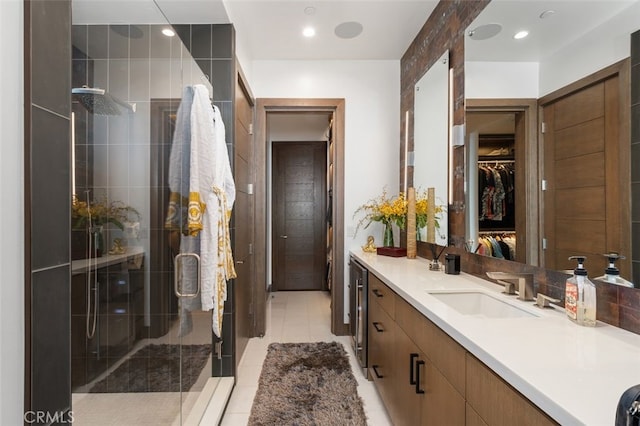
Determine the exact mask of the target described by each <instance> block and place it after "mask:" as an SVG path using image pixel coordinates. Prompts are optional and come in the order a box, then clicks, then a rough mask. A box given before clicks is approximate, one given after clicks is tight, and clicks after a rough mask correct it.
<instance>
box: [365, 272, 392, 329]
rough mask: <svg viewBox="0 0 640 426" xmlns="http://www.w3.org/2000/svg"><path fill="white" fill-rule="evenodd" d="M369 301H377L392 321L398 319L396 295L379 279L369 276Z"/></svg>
mask: <svg viewBox="0 0 640 426" xmlns="http://www.w3.org/2000/svg"><path fill="white" fill-rule="evenodd" d="M368 284H369V301H370V302H371V301H374V300H375V301H376V302H377V303H378V304H379V305H380V307H381V308H382V309H384V310H385V312H386V313H387V314H388V315H389V317H390V318H391V319H392V320H395V317H396V307H395V305H396V294H395V293H394V292H393V290H391V289H390V288H389V287H387V285H386V284H385V283H383V282H382V281H380V279H379V278H378V277H376V276H375V275H373V274H371V273H370V274H369V282H368Z"/></svg>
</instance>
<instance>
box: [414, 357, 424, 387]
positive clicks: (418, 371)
mask: <svg viewBox="0 0 640 426" xmlns="http://www.w3.org/2000/svg"><path fill="white" fill-rule="evenodd" d="M421 365H424V361H423V360H421V359H420V360H418V362H416V393H417V394H421V393H424V389H420V366H421Z"/></svg>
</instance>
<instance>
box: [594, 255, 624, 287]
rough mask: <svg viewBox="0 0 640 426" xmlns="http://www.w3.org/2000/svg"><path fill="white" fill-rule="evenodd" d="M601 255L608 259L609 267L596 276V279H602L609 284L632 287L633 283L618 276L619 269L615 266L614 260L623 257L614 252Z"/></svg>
mask: <svg viewBox="0 0 640 426" xmlns="http://www.w3.org/2000/svg"><path fill="white" fill-rule="evenodd" d="M603 256H605V257H606V258H607V259H609V267H608V268H607V269H605V271H604V275H603V276H601V277H598V278H596V280H597V281H604V282H607V283H610V284H616V285H621V286H624V287H633V283H631V282H629V281H627V280H625V279H624V278H622V277H621V276H620V270H619V269H618V268H616V260H618V259H624V258H625V257H624V256H621V255H619V254H618V253H615V252H611V253H607V254H603Z"/></svg>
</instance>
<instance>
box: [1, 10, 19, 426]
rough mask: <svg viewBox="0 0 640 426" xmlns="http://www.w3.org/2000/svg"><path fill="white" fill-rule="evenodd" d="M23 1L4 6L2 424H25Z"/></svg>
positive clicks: (2, 37)
mask: <svg viewBox="0 0 640 426" xmlns="http://www.w3.org/2000/svg"><path fill="white" fill-rule="evenodd" d="M22 16H23V7H22V0H3V1H0V40H11V42H10V43H3V44H2V48H1V49H0V51H1V53H2V54H0V93H2V97H0V129H2V143H0V200H2V208H0V223H1V224H2V243H1V244H0V271H1V276H2V291H0V336H2V338H0V354H2V355H1V356H0V395H1V397H0V424H2V425H19V424H22V423H23V420H22V409H23V398H22V396H23V393H24V387H23V379H24V273H23V269H24V255H23V253H24V232H23V229H24V221H23V213H24V209H23V199H24V179H23V176H24V168H23V166H22V161H23V141H24V137H23V127H24V121H23V116H22V111H23V104H24V101H23V93H22V90H23V78H22V73H23V66H22V63H23V54H22V51H23V43H22V36H23V29H24V27H23V18H22Z"/></svg>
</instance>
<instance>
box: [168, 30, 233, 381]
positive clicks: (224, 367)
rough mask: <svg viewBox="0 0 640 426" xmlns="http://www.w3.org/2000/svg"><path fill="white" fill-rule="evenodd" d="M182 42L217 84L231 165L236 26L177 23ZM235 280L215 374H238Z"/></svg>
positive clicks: (215, 98)
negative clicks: (236, 367) (234, 301)
mask: <svg viewBox="0 0 640 426" xmlns="http://www.w3.org/2000/svg"><path fill="white" fill-rule="evenodd" d="M174 29H175V30H176V32H177V33H178V35H179V36H180V38H181V39H182V42H183V43H184V44H185V46H187V49H189V51H190V52H191V56H193V58H194V59H195V60H196V63H197V64H198V66H199V67H200V69H201V70H202V72H203V73H204V74H205V75H206V76H208V77H209V79H210V81H211V84H212V85H213V103H214V104H215V105H216V106H217V107H218V108H219V109H220V114H221V115H222V120H223V121H224V125H225V131H226V132H225V136H226V139H227V141H226V142H227V150H228V152H229V160H230V161H231V169H232V170H233V167H234V165H233V158H234V155H233V153H234V146H233V141H234V140H235V138H234V121H235V117H234V102H233V101H234V91H235V87H236V86H235V76H236V60H235V30H234V28H233V25H231V24H214V25H205V24H201V25H174ZM230 230H231V244H232V247H233V244H234V243H233V241H234V235H235V223H233V222H232V223H231V224H230ZM234 294H235V280H232V281H230V282H229V284H228V288H227V301H226V302H225V305H224V316H223V319H222V355H221V356H220V357H219V358H216V356H215V354H214V359H213V361H214V362H213V375H214V376H234V375H235V366H236V365H237V362H236V359H235V357H236V354H235V350H234V348H235V346H236V342H235V334H236V333H235V322H234V316H235V304H234V303H233V300H234Z"/></svg>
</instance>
